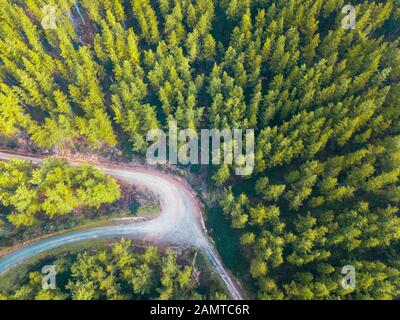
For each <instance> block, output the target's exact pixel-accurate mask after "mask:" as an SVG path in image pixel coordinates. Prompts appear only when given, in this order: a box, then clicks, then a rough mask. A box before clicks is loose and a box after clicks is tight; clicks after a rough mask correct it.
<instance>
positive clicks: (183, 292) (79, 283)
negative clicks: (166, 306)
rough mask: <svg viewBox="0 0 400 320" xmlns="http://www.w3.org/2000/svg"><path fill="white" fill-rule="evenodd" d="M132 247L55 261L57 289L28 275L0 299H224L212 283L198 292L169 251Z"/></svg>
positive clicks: (189, 269)
mask: <svg viewBox="0 0 400 320" xmlns="http://www.w3.org/2000/svg"><path fill="white" fill-rule="evenodd" d="M131 245H132V243H131V241H125V240H122V241H120V242H117V243H115V244H113V246H112V247H111V248H108V249H103V250H100V251H98V252H97V253H88V252H87V251H85V252H83V253H79V254H78V255H77V256H74V257H73V258H72V259H68V258H59V259H58V260H57V261H56V262H55V265H56V266H57V269H56V271H57V274H58V275H59V276H58V277H57V279H59V281H58V287H57V290H44V289H43V288H42V276H43V275H42V274H41V273H40V272H31V273H30V274H29V277H28V279H27V280H26V281H25V283H24V284H23V285H22V286H21V287H20V288H19V289H17V290H15V291H12V290H11V292H3V293H0V300H1V299H12V300H66V299H67V300H99V299H101V300H142V299H161V300H171V299H174V300H185V299H204V298H211V297H214V298H218V299H223V298H225V299H226V295H225V294H224V293H223V292H222V291H218V285H216V284H214V287H213V288H212V290H214V291H215V292H207V293H204V292H202V291H201V290H200V283H199V281H198V274H197V271H196V270H195V268H194V266H191V265H189V264H187V263H184V262H179V261H178V257H177V254H176V253H174V252H173V251H172V250H168V251H167V252H166V253H162V252H160V251H158V250H157V248H155V247H148V248H147V249H146V250H145V251H144V252H143V253H138V252H135V251H134V250H133V249H132V246H131ZM208 295H209V296H208Z"/></svg>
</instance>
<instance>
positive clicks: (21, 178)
mask: <svg viewBox="0 0 400 320" xmlns="http://www.w3.org/2000/svg"><path fill="white" fill-rule="evenodd" d="M0 200H1V205H0V231H1V233H0V249H1V248H7V247H13V246H14V245H18V244H21V243H22V242H24V241H28V240H31V239H34V238H39V237H42V236H45V235H47V234H54V233H59V232H63V231H67V230H71V229H76V228H79V227H85V226H86V227H89V226H92V227H93V226H95V225H98V226H99V225H105V224H109V223H112V221H113V220H117V219H121V218H135V217H136V218H138V217H143V218H150V217H152V216H154V215H157V214H158V213H159V210H160V208H159V204H158V199H157V198H156V197H155V196H153V195H152V194H151V193H149V192H148V191H146V190H137V189H136V188H135V187H134V186H131V185H128V184H124V182H122V181H116V180H115V179H114V178H112V177H109V176H107V175H105V174H104V173H103V172H102V171H101V170H98V169H95V168H94V167H91V166H87V165H82V166H79V167H72V166H70V165H68V164H67V162H66V161H64V160H59V159H47V160H45V161H44V162H43V163H42V164H41V165H40V166H34V165H33V164H32V163H30V162H27V161H21V160H11V161H7V162H0Z"/></svg>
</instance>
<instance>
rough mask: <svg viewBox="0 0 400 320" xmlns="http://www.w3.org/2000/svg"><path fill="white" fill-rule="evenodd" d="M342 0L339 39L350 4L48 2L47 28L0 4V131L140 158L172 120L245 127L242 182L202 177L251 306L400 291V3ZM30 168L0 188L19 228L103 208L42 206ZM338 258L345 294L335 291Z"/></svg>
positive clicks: (66, 196) (35, 4)
mask: <svg viewBox="0 0 400 320" xmlns="http://www.w3.org/2000/svg"><path fill="white" fill-rule="evenodd" d="M351 2H352V3H351V4H352V5H354V7H355V11H356V27H355V29H349V30H346V29H345V28H343V26H342V20H343V18H345V15H344V14H343V13H342V8H343V7H344V6H345V5H346V4H347V1H344V0H312V1H311V0H246V1H240V0H214V1H210V0H157V1H150V0H124V1H121V0H107V1H106V0H101V1H93V0H78V1H75V0H54V1H52V3H53V4H54V5H55V7H56V10H57V16H56V18H57V19H56V21H55V22H56V25H57V27H56V28H54V29H43V27H42V24H41V22H42V21H43V19H44V18H46V19H47V18H48V17H46V16H45V15H46V14H45V13H43V12H42V8H43V3H44V1H42V0H29V1H19V0H0V18H1V19H0V136H1V137H2V139H3V140H4V141H5V142H6V143H7V144H8V145H10V146H18V147H22V148H24V149H25V150H27V151H30V152H35V151H38V152H47V153H50V154H51V153H55V152H57V153H60V154H63V153H74V152H76V153H80V152H85V153H88V154H104V153H106V154H118V151H122V152H124V153H128V154H132V153H137V154H141V155H143V154H144V153H145V152H146V149H147V147H148V144H147V142H146V139H145V138H146V134H147V133H148V131H149V130H150V129H153V128H160V129H166V128H167V127H168V121H169V120H174V121H176V122H177V124H178V127H179V128H180V129H186V128H190V129H194V130H198V129H202V128H210V129H213V128H215V129H224V128H230V129H236V128H240V129H243V130H245V129H254V130H255V133H256V146H255V170H254V172H253V174H252V175H251V176H250V177H238V176H235V173H234V170H233V169H234V168H233V167H232V166H230V165H221V166H207V167H202V168H201V167H200V168H197V167H196V170H197V169H198V170H199V176H202V177H209V180H208V181H209V182H210V187H211V193H212V197H213V198H216V197H217V196H218V198H219V199H218V200H219V201H218V202H219V204H218V207H219V208H215V210H213V211H212V212H210V218H211V219H210V221H211V220H212V221H216V222H218V221H221V219H223V218H224V219H226V221H228V223H229V225H230V228H232V229H234V230H233V231H232V230H228V228H224V230H225V231H226V235H224V236H222V235H221V239H226V240H225V241H232V243H229V244H227V243H224V241H222V240H219V241H217V244H218V246H219V247H220V248H221V249H223V250H232V251H229V252H227V253H225V252H224V253H223V254H222V255H223V256H224V257H226V259H228V260H229V262H228V261H227V262H228V263H229V264H233V261H235V258H236V259H237V260H239V259H245V261H243V263H242V262H241V263H238V268H237V270H236V271H237V274H238V275H240V276H241V277H242V279H245V281H246V282H248V283H249V285H248V286H246V287H248V288H249V290H250V292H249V294H250V296H251V297H253V298H257V299H396V298H399V292H400V281H399V279H400V271H399V270H400V254H399V252H400V216H399V208H400V183H399V177H400V108H399V106H400V30H399V25H400V0H387V1H380V0H376V1H373V0H354V1H351ZM46 21H47V20H46ZM23 166H24V165H22V168H23ZM87 170H88V171H89V172H90V173H91V174H92V173H93V172H92V171H91V170H89V169H87ZM18 172H19V170H18ZM22 172H24V170H22ZM25 176H26V179H27V180H26V181H27V182H26V184H25V185H24V187H21V188H20V190H17V188H16V187H15V186H14V187H12V188H14V190H13V192H12V194H11V193H10V194H9V195H7V193H5V196H4V199H5V200H4V201H6V203H8V204H9V205H10V207H11V209H12V211H11V212H10V213H7V214H8V215H9V219H10V221H11V222H12V223H14V224H15V225H30V224H33V223H34V222H35V220H38V219H40V217H39V212H40V213H42V214H43V215H45V216H46V217H52V216H55V215H58V214H62V213H67V212H70V211H71V210H72V208H74V207H75V205H76V204H86V205H88V206H89V207H90V206H93V207H97V205H99V204H100V203H99V201H100V199H99V198H98V196H97V195H96V192H95V193H94V194H92V193H91V191H93V190H90V188H91V186H89V190H88V191H87V194H86V195H84V196H81V195H80V194H75V190H73V192H72V193H71V192H70V191H69V190H70V189H69V188H71V186H69V185H66V186H64V187H62V189H60V193H58V191H57V188H53V187H52V188H51V189H49V190H48V193H49V194H50V195H52V198H47V197H45V198H42V197H39V195H38V194H35V192H36V191H35V190H36V188H37V186H36V185H35V184H34V183H33V182H32V181H35V180H34V179H40V175H39V177H31V176H30V175H24V174H23V173H22V175H21V177H19V174H18V175H16V178H18V179H25ZM0 178H1V179H3V175H2V176H1V177H0ZM32 179H33V180H32ZM100 180H101V179H100ZM16 181H17V180H16ZM24 181H25V180H24ZM44 181H46V180H44ZM79 181H80V183H81V184H83V183H84V182H83V180H79ZM16 183H17V182H16ZM46 183H50V185H52V183H53V182H52V181H50V182H46ZM72 183H73V182H72ZM108 183H111V182H108ZM100 185H101V184H100ZM111 185H113V183H111ZM52 186H53V185H52ZM30 190H33V192H30ZM43 190H47V189H46V186H45V187H44V189H43ZM83 190H84V194H85V192H86V191H85V188H83ZM99 190H100V193H101V192H105V196H106V198H105V199H106V202H107V201H108V200H107V199H109V200H110V201H111V199H113V197H112V196H111V197H110V198H108V197H109V196H110V195H109V194H107V190H105V189H104V190H103V189H102V187H101V188H100V189H99ZM17 191H18V192H17ZM113 195H114V196H115V194H113ZM92 196H93V197H92ZM18 197H20V198H19V199H18ZM61 199H62V201H61ZM72 200H73V201H72ZM114 200H115V199H114ZM7 201H8V202H7ZM32 201H33V202H32ZM2 202H3V198H2ZM57 203H58V204H59V205H60V210H58V209H54V204H57ZM211 215H212V216H211ZM209 227H210V229H213V230H215V231H216V232H218V230H221V228H218V227H220V226H215V227H214V228H213V226H209ZM223 227H226V225H224V226H223ZM0 228H1V226H0ZM216 236H219V235H218V234H216ZM238 248H240V249H239V250H238ZM238 251H240V252H239V253H238ZM93 259H95V258H93ZM138 259H139V260H140V259H141V258H138ZM163 259H164V260H165V258H162V260H163ZM164 260H163V261H164ZM158 263H161V265H160V264H159V266H160V267H161V268H162V262H158ZM346 265H352V266H354V268H355V270H356V275H357V278H356V279H357V286H356V288H355V289H350V290H344V289H343V287H342V286H341V279H342V277H343V275H342V274H341V270H342V267H343V266H346ZM183 270H184V269H183ZM181 271H182V270H181ZM181 271H179V272H181ZM179 272H177V273H176V274H179ZM79 279H81V278H79ZM81 281H82V280H81ZM124 281H125V280H124ZM172 283H174V282H173V281H172ZM173 286H175V284H173ZM71 288H76V287H74V286H72V287H71ZM185 288H186V287H185ZM182 290H183V289H182ZM162 292H164V291H162ZM178 292H179V294H182V295H184V293H183V292H185V291H178ZM71 294H72V293H71ZM159 294H161V292H159ZM173 294H175V291H174V292H173V293H172V296H174V295H173ZM177 294H178V293H177ZM93 296H94V297H100V296H101V297H104V292H102V293H100V294H97V295H96V294H94V295H93ZM155 296H156V295H155V294H154V292H153V293H152V294H151V297H155Z"/></svg>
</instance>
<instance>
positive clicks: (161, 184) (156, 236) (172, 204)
mask: <svg viewBox="0 0 400 320" xmlns="http://www.w3.org/2000/svg"><path fill="white" fill-rule="evenodd" d="M12 158H18V159H25V160H29V161H32V162H33V163H36V164H39V163H40V162H42V161H43V160H42V158H39V157H31V156H22V155H16V154H12V153H8V152H1V151H0V160H9V159H12ZM70 163H71V164H72V165H76V164H77V163H74V162H70ZM96 166H97V167H98V168H99V169H102V170H103V171H104V172H105V173H107V174H109V175H112V176H114V177H115V178H118V179H121V180H124V181H126V182H127V183H131V184H134V185H137V186H139V187H144V188H146V189H148V190H151V192H153V193H154V194H156V195H158V197H159V200H160V206H161V212H160V215H159V216H157V217H156V218H155V219H152V220H149V221H142V222H135V223H129V224H124V225H112V226H107V227H99V228H94V229H89V230H83V231H76V232H70V233H67V234H63V235H60V236H54V237H50V238H47V239H44V240H40V241H38V242H35V243H32V244H29V245H27V246H25V247H23V248H21V249H17V250H16V251H14V252H12V253H10V254H8V255H6V256H5V257H3V258H2V259H1V260H0V274H1V273H4V272H6V271H8V270H9V269H11V268H13V267H15V266H16V265H18V264H19V263H21V262H23V261H26V260H27V259H29V258H32V257H34V256H36V255H37V254H40V253H42V252H45V251H48V250H51V249H54V248H57V247H60V246H63V245H66V244H70V243H74V242H77V241H83V240H90V239H96V238H113V237H126V238H134V239H138V240H144V241H151V242H155V243H160V242H162V243H166V244H171V245H190V246H194V247H197V248H199V249H201V250H203V252H204V253H205V254H206V255H207V256H208V258H209V259H210V261H211V263H212V264H213V266H214V267H215V269H216V271H217V273H218V274H219V275H220V276H221V278H222V280H223V281H224V283H225V285H226V287H227V289H228V291H229V293H230V295H231V297H232V299H235V300H242V295H241V293H240V291H239V289H238V286H237V285H236V283H235V282H234V280H233V279H232V278H231V276H230V274H229V273H228V272H227V271H226V270H225V268H224V266H223V264H222V262H221V259H220V257H219V255H218V254H217V252H216V250H215V248H214V247H213V246H212V244H211V243H210V241H209V239H208V237H207V234H206V229H205V226H204V222H203V218H202V212H201V210H200V207H199V205H198V202H197V200H196V197H195V196H194V195H193V193H191V191H190V190H189V188H188V187H186V186H185V185H184V184H182V183H180V182H179V181H177V180H176V179H173V178H172V177H170V176H168V175H166V174H164V173H161V172H158V171H155V170H148V169H143V168H122V167H121V168H116V167H107V166H105V165H96Z"/></svg>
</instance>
